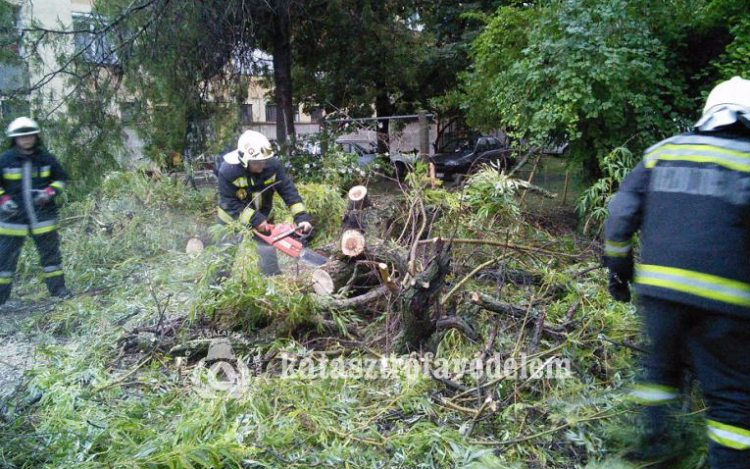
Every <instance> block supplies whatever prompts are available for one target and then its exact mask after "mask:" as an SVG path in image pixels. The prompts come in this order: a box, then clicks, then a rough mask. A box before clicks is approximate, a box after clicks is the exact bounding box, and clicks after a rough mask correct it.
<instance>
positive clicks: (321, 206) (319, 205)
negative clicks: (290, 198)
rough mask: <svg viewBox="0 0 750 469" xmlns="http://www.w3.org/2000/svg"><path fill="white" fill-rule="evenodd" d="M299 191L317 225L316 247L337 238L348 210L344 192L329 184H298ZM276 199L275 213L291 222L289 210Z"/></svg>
mask: <svg viewBox="0 0 750 469" xmlns="http://www.w3.org/2000/svg"><path fill="white" fill-rule="evenodd" d="M297 189H298V190H299V193H300V195H301V196H302V200H304V202H305V207H307V210H308V212H309V213H310V215H311V216H312V219H313V224H314V225H315V230H316V233H317V234H316V235H315V240H314V243H315V245H319V246H322V245H324V244H326V243H329V242H331V241H333V240H334V238H337V237H338V236H339V230H340V229H341V218H342V216H343V215H344V210H346V200H345V199H344V196H343V194H342V191H341V190H340V189H339V188H337V187H336V186H333V185H330V184H328V183H325V184H323V183H302V184H297ZM276 199H277V200H276V201H275V202H274V212H275V213H277V216H279V218H280V219H282V220H291V219H292V216H291V214H290V213H289V209H288V208H286V206H285V205H284V203H283V201H281V200H279V197H278V196H276Z"/></svg>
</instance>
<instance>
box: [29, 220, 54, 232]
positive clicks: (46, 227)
mask: <svg viewBox="0 0 750 469" xmlns="http://www.w3.org/2000/svg"><path fill="white" fill-rule="evenodd" d="M56 229H57V221H56V220H50V221H45V222H41V223H34V224H33V225H31V234H33V235H40V234H44V233H49V232H52V231H55V230H56Z"/></svg>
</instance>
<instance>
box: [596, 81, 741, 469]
mask: <svg viewBox="0 0 750 469" xmlns="http://www.w3.org/2000/svg"><path fill="white" fill-rule="evenodd" d="M609 210H610V211H609V218H608V219H607V221H606V224H605V238H606V239H605V261H606V264H607V266H608V267H609V270H610V292H611V293H612V295H613V297H614V298H615V299H617V300H619V301H629V300H630V290H629V288H628V285H629V284H630V283H631V282H632V283H633V284H634V287H635V290H636V292H637V293H638V297H639V307H640V310H641V313H642V315H643V318H644V323H645V327H646V332H647V335H648V336H649V339H650V342H651V345H650V348H649V352H648V354H647V358H646V360H645V363H644V365H645V367H644V368H645V376H644V377H643V379H642V380H641V381H640V382H639V383H638V384H637V385H635V386H634V387H633V389H632V391H631V394H632V397H633V398H634V399H636V400H637V401H639V402H640V403H641V404H644V405H645V408H644V416H645V422H646V427H647V429H646V430H647V431H646V434H645V436H644V441H642V442H641V443H642V444H640V445H638V447H636V448H633V450H632V451H631V453H630V456H631V459H638V460H645V459H657V458H658V459H660V460H662V461H664V460H671V459H673V458H677V457H678V456H679V455H678V454H675V453H677V452H678V451H679V449H680V444H679V443H680V441H681V440H683V438H681V435H680V433H681V432H680V431H679V426H678V425H677V420H676V418H675V415H674V411H675V409H674V407H675V406H673V404H674V403H676V402H677V401H678V399H679V398H680V385H681V379H682V377H683V375H684V366H685V365H684V363H685V362H689V363H690V364H691V366H692V368H693V371H694V373H695V376H696V377H697V378H698V380H699V381H700V383H701V387H702V391H703V397H704V400H705V402H706V404H707V411H706V426H707V433H708V438H709V440H710V441H709V462H710V464H711V467H712V468H713V469H739V468H743V469H747V468H750V360H748V358H747V349H748V344H750V81H749V80H745V79H742V78H739V77H735V78H732V79H731V80H728V81H725V82H723V83H721V84H719V85H718V86H717V87H716V88H714V89H713V91H712V92H711V93H710V94H709V96H708V100H707V103H706V106H705V108H704V112H703V115H702V117H701V118H700V120H699V121H698V122H697V123H696V124H695V126H694V128H693V130H692V131H690V132H687V133H685V134H682V135H678V136H675V137H672V138H669V139H667V140H664V141H662V142H660V143H658V144H656V145H654V146H653V147H651V148H650V149H648V150H647V151H646V154H645V157H644V159H643V161H641V163H639V164H638V166H636V168H635V169H634V170H633V171H632V172H631V173H630V174H629V175H628V176H627V177H626V178H625V180H624V181H623V183H622V185H621V187H620V189H619V191H618V193H617V194H616V195H615V197H614V198H613V200H612V202H611V204H610V207H609ZM638 231H640V240H641V248H640V261H641V263H640V264H639V265H638V266H637V267H636V268H635V269H634V267H633V254H632V248H631V240H632V238H633V235H635V233H636V232H638Z"/></svg>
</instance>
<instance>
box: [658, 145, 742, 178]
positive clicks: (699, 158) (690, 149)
mask: <svg viewBox="0 0 750 469" xmlns="http://www.w3.org/2000/svg"><path fill="white" fill-rule="evenodd" d="M658 161H689V162H693V163H713V164H717V165H719V166H724V167H725V168H729V169H733V170H735V171H745V172H747V171H750V153H748V152H742V151H735V150H729V149H726V148H721V147H717V146H713V145H674V144H665V145H662V146H660V147H658V148H657V149H656V150H654V151H653V152H651V153H648V154H646V156H645V158H644V162H645V163H644V164H645V166H646V167H647V168H653V167H654V166H655V165H656V163H657V162H658Z"/></svg>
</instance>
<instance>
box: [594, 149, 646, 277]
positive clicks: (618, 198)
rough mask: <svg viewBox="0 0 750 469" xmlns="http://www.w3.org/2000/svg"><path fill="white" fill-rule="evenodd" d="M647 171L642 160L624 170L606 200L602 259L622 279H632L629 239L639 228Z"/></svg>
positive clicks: (631, 256) (631, 252)
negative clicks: (614, 190) (609, 199)
mask: <svg viewBox="0 0 750 469" xmlns="http://www.w3.org/2000/svg"><path fill="white" fill-rule="evenodd" d="M649 175H650V171H649V170H648V169H646V168H645V167H644V165H643V163H640V164H638V166H636V167H635V169H633V171H631V172H630V174H628V176H627V177H626V178H625V180H624V181H623V182H622V184H621V185H620V189H619V190H618V191H617V193H616V194H615V196H614V197H613V198H612V201H611V202H610V204H609V217H607V220H606V222H605V223H604V262H605V265H606V266H607V267H608V268H609V270H610V273H611V274H613V275H615V276H617V279H618V280H619V281H621V282H623V283H628V282H630V281H631V280H632V279H633V248H632V239H633V236H634V235H635V233H636V232H637V231H638V230H639V229H640V228H641V222H642V217H643V205H644V202H645V199H646V191H647V190H648V184H649Z"/></svg>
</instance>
